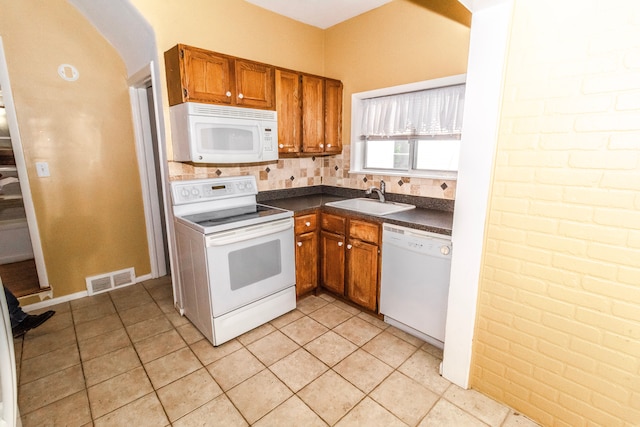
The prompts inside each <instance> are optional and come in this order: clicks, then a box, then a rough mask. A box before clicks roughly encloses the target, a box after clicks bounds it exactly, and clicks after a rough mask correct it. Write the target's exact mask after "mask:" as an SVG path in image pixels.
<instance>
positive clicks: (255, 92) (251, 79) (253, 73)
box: [235, 59, 275, 110]
mask: <svg viewBox="0 0 640 427" xmlns="http://www.w3.org/2000/svg"><path fill="white" fill-rule="evenodd" d="M235 69H236V91H235V97H236V99H235V102H236V105H238V106H241V107H252V108H262V109H265V110H273V109H274V107H275V98H274V89H275V88H274V85H275V75H274V68H273V67H271V66H269V65H265V64H260V63H257V62H252V61H246V60H244V59H236V60H235Z"/></svg>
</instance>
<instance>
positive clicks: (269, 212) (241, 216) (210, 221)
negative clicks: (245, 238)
mask: <svg viewBox="0 0 640 427" xmlns="http://www.w3.org/2000/svg"><path fill="white" fill-rule="evenodd" d="M291 216H293V212H291V211H287V210H284V209H279V208H274V207H271V206H265V205H260V204H256V205H252V206H241V207H236V208H231V209H221V210H216V211H208V212H200V213H195V214H191V215H185V216H182V217H178V220H180V221H181V222H183V223H184V224H187V225H189V226H190V227H192V228H194V229H196V230H199V231H202V232H203V233H205V234H210V233H214V232H218V231H225V230H230V229H232V228H238V227H245V226H248V225H255V224H260V223H264V222H268V221H275V220H278V219H282V218H288V217H291Z"/></svg>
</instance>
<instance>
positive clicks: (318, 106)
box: [302, 75, 324, 153]
mask: <svg viewBox="0 0 640 427" xmlns="http://www.w3.org/2000/svg"><path fill="white" fill-rule="evenodd" d="M302 151H304V152H306V153H322V152H324V79H323V78H322V77H314V76H308V75H303V76H302Z"/></svg>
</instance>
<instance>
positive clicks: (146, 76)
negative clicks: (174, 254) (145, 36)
mask: <svg viewBox="0 0 640 427" xmlns="http://www.w3.org/2000/svg"><path fill="white" fill-rule="evenodd" d="M150 79H151V69H150V68H146V69H143V70H140V71H139V72H138V73H135V74H134V76H133V77H132V78H131V79H130V80H129V82H130V87H129V96H130V98H131V112H132V116H133V126H134V134H135V140H136V154H137V157H138V169H139V172H140V184H141V187H142V198H143V205H144V216H145V227H146V231H147V246H148V249H149V261H150V263H151V275H152V276H153V277H160V276H164V275H165V274H167V266H166V263H165V256H164V255H165V253H164V240H163V236H162V221H161V214H160V199H159V197H158V193H157V191H156V188H157V186H156V183H157V177H156V173H155V168H154V165H155V160H154V152H153V139H152V136H151V126H150V123H151V122H150V120H151V118H150V116H149V108H148V99H147V91H146V87H145V84H146V82H148V81H149V80H150ZM154 119H155V117H154Z"/></svg>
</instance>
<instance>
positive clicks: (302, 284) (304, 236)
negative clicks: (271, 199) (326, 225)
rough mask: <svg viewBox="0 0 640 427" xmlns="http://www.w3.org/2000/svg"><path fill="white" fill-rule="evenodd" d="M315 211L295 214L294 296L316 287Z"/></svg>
mask: <svg viewBox="0 0 640 427" xmlns="http://www.w3.org/2000/svg"><path fill="white" fill-rule="evenodd" d="M317 217H318V214H317V213H312V214H305V215H300V216H296V217H295V218H294V221H295V242H296V296H301V295H305V294H308V293H310V292H312V291H313V290H315V289H316V288H317V287H318V229H317Z"/></svg>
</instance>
